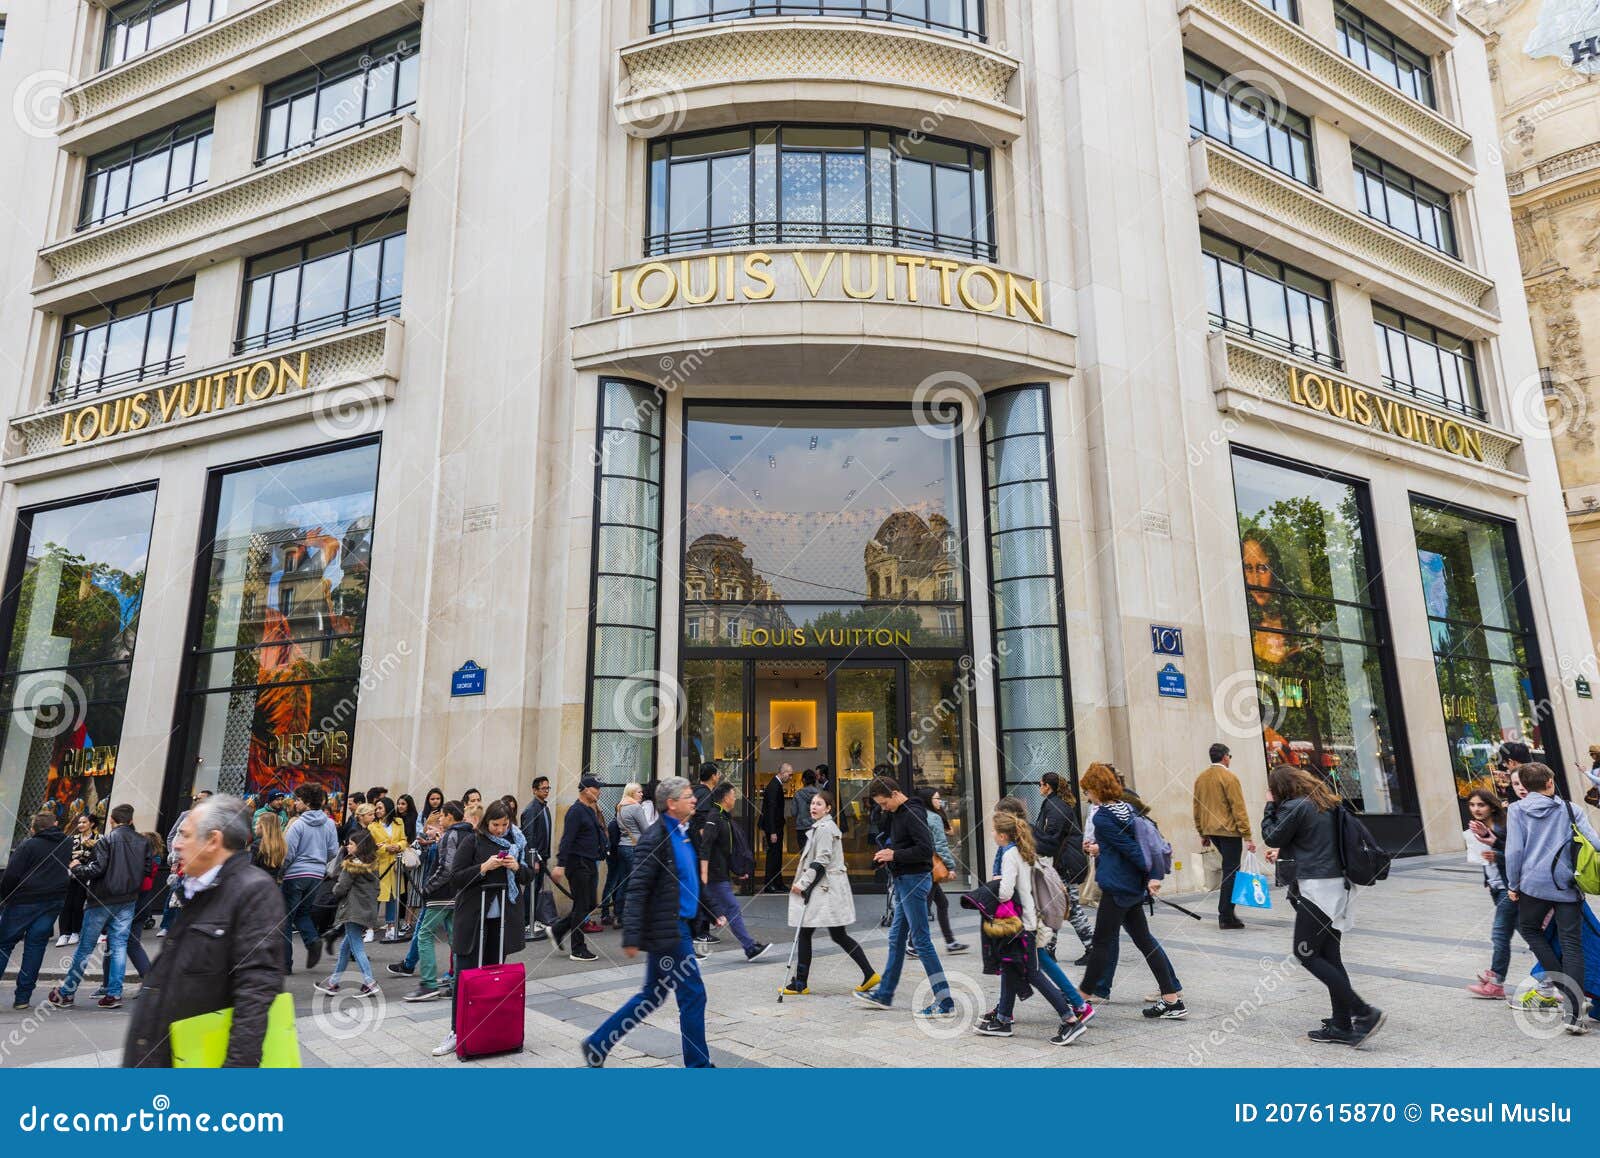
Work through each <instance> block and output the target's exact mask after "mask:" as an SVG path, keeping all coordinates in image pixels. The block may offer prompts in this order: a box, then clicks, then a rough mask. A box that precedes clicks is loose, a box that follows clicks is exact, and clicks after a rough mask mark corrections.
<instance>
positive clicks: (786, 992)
mask: <svg viewBox="0 0 1600 1158" xmlns="http://www.w3.org/2000/svg"><path fill="white" fill-rule="evenodd" d="M810 992H811V990H810V989H809V988H807V987H806V986H804V985H802V986H801V987H800V988H799V989H796V988H795V987H794V985H793V984H789V985H785V986H784V987H783V988H782V989H780V990H778V993H779V994H780V995H781V996H784V997H804V996H806V995H807V994H808V993H810Z"/></svg>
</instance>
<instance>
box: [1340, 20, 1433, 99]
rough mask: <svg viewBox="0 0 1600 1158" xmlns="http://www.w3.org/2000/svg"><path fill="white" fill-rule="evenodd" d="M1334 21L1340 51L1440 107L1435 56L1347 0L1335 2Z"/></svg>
mask: <svg viewBox="0 0 1600 1158" xmlns="http://www.w3.org/2000/svg"><path fill="white" fill-rule="evenodd" d="M1333 23H1334V35H1335V36H1336V37H1337V39H1338V42H1339V51H1340V52H1342V53H1344V55H1345V56H1347V57H1349V58H1350V59H1351V60H1353V61H1355V62H1356V63H1357V64H1359V65H1360V66H1361V67H1362V68H1364V69H1366V70H1367V71H1368V72H1370V73H1372V75H1373V76H1375V77H1377V78H1378V79H1379V80H1381V81H1383V82H1384V83H1385V84H1387V85H1389V86H1391V87H1392V88H1397V89H1399V90H1400V91H1401V92H1403V93H1405V94H1406V96H1408V97H1411V98H1412V99H1413V100H1417V101H1421V102H1422V103H1423V104H1425V105H1427V106H1428V107H1429V108H1435V107H1437V99H1436V96H1435V93H1434V86H1433V58H1432V57H1430V56H1429V55H1428V54H1427V53H1425V52H1423V51H1422V50H1421V49H1420V48H1415V47H1413V46H1412V45H1410V44H1407V43H1406V42H1405V41H1404V40H1401V39H1400V38H1399V37H1398V36H1396V35H1395V34H1394V33H1392V32H1390V31H1389V30H1388V29H1387V28H1385V27H1384V26H1383V25H1381V24H1379V23H1378V22H1377V21H1376V20H1373V19H1372V18H1371V17H1370V16H1368V15H1367V14H1366V13H1364V12H1361V11H1359V10H1358V9H1356V8H1354V7H1352V6H1351V5H1349V4H1346V3H1344V0H1338V3H1337V4H1335V6H1334V16H1333Z"/></svg>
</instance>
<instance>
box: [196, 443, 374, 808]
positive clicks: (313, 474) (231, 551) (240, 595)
mask: <svg viewBox="0 0 1600 1158" xmlns="http://www.w3.org/2000/svg"><path fill="white" fill-rule="evenodd" d="M377 485H378V444H377V443H376V442H366V443H360V444H356V445H354V446H346V447H343V448H340V449H337V450H331V451H324V452H321V453H318V454H314V455H310V456H300V457H295V458H290V459H284V460H279V461H274V462H269V463H261V464H252V465H250V466H246V467H241V468H238V469H234V470H228V471H223V472H218V473H216V474H213V475H212V478H211V487H210V495H209V500H208V503H209V510H210V511H211V512H212V514H211V519H210V522H209V524H208V525H207V528H206V542H205V545H204V547H203V548H202V551H201V559H202V562H203V565H202V567H201V568H200V570H199V571H198V583H199V587H198V590H197V592H196V600H195V616H196V620H195V623H194V627H193V631H192V638H193V640H194V645H193V650H192V651H191V653H190V660H189V665H188V685H187V689H186V693H187V694H186V695H185V696H184V699H183V705H182V710H181V713H180V722H179V724H180V727H181V728H182V729H183V732H184V734H185V737H186V739H185V743H184V744H183V745H182V746H181V751H182V757H181V763H180V765H179V770H178V775H177V777H176V778H175V780H176V782H175V783H174V782H173V781H169V787H170V788H171V789H172V792H171V794H169V795H168V797H167V800H166V804H167V807H168V808H169V809H170V808H173V807H181V806H182V805H183V803H184V802H186V801H188V800H189V798H190V796H191V795H192V794H193V793H194V792H195V791H197V790H199V789H202V788H208V789H211V790H212V791H221V792H232V793H237V794H239V795H248V794H251V793H256V792H262V791H265V790H267V789H269V788H282V789H284V790H285V791H287V792H292V791H294V789H295V788H297V787H298V786H299V785H301V784H305V783H316V784H320V785H321V786H322V787H323V788H324V789H326V790H327V792H328V793H329V796H330V800H331V805H330V807H332V809H333V810H334V811H335V812H338V811H339V809H341V808H342V806H343V801H344V797H345V792H346V790H347V788H348V786H349V778H350V747H351V737H352V736H353V735H354V734H355V727H356V706H357V698H358V695H359V690H360V688H359V685H360V680H361V677H362V675H363V668H362V666H361V654H362V638H363V635H364V632H365V629H366V613H367V592H368V585H369V576H370V574H371V569H372V522H373V510H374V504H375V500H376V493H377Z"/></svg>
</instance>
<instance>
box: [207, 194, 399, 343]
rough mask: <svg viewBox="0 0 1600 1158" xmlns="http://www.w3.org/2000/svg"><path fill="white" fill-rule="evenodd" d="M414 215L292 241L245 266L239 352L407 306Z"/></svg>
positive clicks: (355, 321)
mask: <svg viewBox="0 0 1600 1158" xmlns="http://www.w3.org/2000/svg"><path fill="white" fill-rule="evenodd" d="M405 272H406V215H405V213H403V212H401V213H396V214H394V215H392V216H389V217H385V218H383V219H382V220H380V221H369V222H367V223H366V224H364V225H357V226H356V227H355V228H353V229H343V230H340V231H339V232H338V233H332V234H329V235H328V236H326V237H319V238H317V239H315V240H313V241H306V242H302V243H301V244H299V245H291V246H288V247H286V248H284V249H280V250H276V251H274V252H272V253H269V254H265V255H264V256H262V257H258V258H255V259H253V260H252V261H251V262H250V263H249V265H248V266H246V268H245V278H244V311H243V314H242V316H241V317H240V319H239V340H238V341H237V342H235V343H234V347H235V350H236V352H237V353H240V354H243V353H246V352H248V351H251V350H265V349H267V348H269V347H271V346H277V345H281V344H282V343H284V342H292V341H295V340H296V339H298V338H305V337H310V336H311V335H313V334H320V333H324V332H326V331H328V330H337V329H339V328H340V327H342V326H350V325H354V324H355V323H357V322H366V321H371V320H372V319H373V318H382V317H389V316H391V315H394V314H398V313H399V312H400V288H401V285H402V284H403V283H404V281H405Z"/></svg>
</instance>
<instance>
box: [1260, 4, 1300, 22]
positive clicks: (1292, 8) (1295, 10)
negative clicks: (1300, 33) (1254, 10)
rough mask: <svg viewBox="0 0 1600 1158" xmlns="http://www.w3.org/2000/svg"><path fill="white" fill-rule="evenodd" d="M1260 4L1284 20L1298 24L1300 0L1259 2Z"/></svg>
mask: <svg viewBox="0 0 1600 1158" xmlns="http://www.w3.org/2000/svg"><path fill="white" fill-rule="evenodd" d="M1261 3H1262V4H1264V5H1265V6H1266V7H1268V8H1270V9H1272V10H1273V11H1274V12H1276V13H1277V14H1278V15H1279V16H1282V17H1283V18H1284V19H1285V20H1293V21H1294V22H1295V23H1296V24H1299V23H1300V0H1261Z"/></svg>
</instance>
